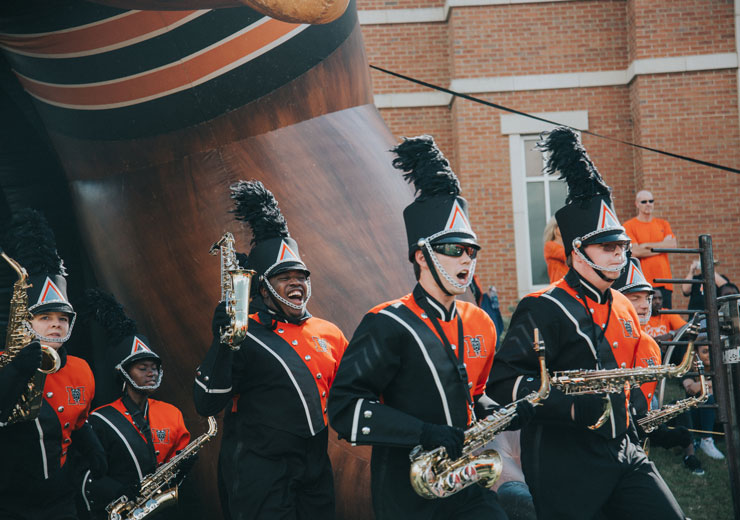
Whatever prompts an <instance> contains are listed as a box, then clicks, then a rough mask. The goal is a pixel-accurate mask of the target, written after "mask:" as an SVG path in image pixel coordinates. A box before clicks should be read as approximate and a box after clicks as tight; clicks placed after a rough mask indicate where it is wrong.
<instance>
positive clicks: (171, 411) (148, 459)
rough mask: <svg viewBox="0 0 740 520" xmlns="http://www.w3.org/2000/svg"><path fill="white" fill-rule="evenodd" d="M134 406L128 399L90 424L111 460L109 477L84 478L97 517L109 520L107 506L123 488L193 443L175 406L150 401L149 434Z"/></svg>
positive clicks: (100, 412) (99, 411)
mask: <svg viewBox="0 0 740 520" xmlns="http://www.w3.org/2000/svg"><path fill="white" fill-rule="evenodd" d="M127 406H128V408H127ZM134 406H136V405H135V404H134V403H133V401H131V400H130V398H128V396H125V397H122V398H119V399H118V400H116V401H114V402H112V403H110V404H107V405H104V406H101V407H100V408H96V409H95V410H94V411H93V412H92V413H91V414H90V424H91V425H92V427H93V429H94V430H95V433H96V434H97V435H98V438H99V439H100V442H101V444H102V445H103V448H104V449H105V453H106V456H107V459H108V473H107V475H105V476H104V477H102V478H100V479H92V478H91V477H90V474H89V471H88V472H86V473H85V474H84V476H83V481H82V496H83V499H84V501H85V506H86V507H87V509H88V510H90V511H93V516H94V517H95V516H101V517H105V518H107V516H106V515H105V514H104V513H103V510H104V509H105V506H107V505H108V504H109V503H110V502H111V501H113V500H115V499H117V498H119V496H120V493H121V492H122V490H123V489H125V488H127V487H129V486H132V485H134V484H136V483H137V482H140V481H141V479H142V478H144V477H145V476H146V475H149V474H151V473H153V472H154V471H155V470H156V468H157V466H159V465H160V464H162V463H164V462H167V461H168V460H170V459H171V458H172V457H174V456H175V454H176V453H177V452H178V451H180V450H182V449H183V448H185V446H187V445H188V442H190V434H189V433H188V430H187V428H186V427H185V422H184V420H183V418H182V413H181V412H180V410H179V409H177V408H176V407H175V406H173V405H171V404H169V403H165V402H162V401H157V400H155V399H151V398H148V399H147V404H146V407H145V410H143V412H142V415H141V416H142V417H143V419H144V420H145V421H146V426H143V423H142V427H144V428H145V427H148V428H149V434H148V435H147V434H145V433H144V432H142V431H141V429H139V427H138V426H137V425H136V424H135V422H134V419H133V418H132V416H131V413H130V412H129V408H131V409H133V407H134ZM129 498H131V497H129Z"/></svg>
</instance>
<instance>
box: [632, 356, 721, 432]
mask: <svg viewBox="0 0 740 520" xmlns="http://www.w3.org/2000/svg"><path fill="white" fill-rule="evenodd" d="M696 368H697V370H698V371H699V382H700V383H701V393H700V394H699V395H695V396H693V397H687V398H686V399H681V400H680V401H676V402H675V403H673V404H669V405H666V406H664V407H663V408H659V409H657V410H650V411H649V412H648V413H647V414H646V415H645V416H644V417H641V418H639V419H638V420H637V424H639V425H640V427H641V428H642V429H643V431H644V432H645V433H650V432H651V431H653V430H655V429H657V428H658V426H660V425H661V424H663V423H665V422H668V421H669V420H671V419H673V418H674V417H677V416H679V415H681V414H682V413H684V412H685V411H686V410H688V409H689V408H693V407H694V406H698V405H700V404H702V403H704V402H706V400H707V399H709V393H708V392H707V382H706V380H705V379H704V363H702V362H701V360H700V359H697V362H696Z"/></svg>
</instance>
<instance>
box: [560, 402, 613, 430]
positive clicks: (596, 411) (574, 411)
mask: <svg viewBox="0 0 740 520" xmlns="http://www.w3.org/2000/svg"><path fill="white" fill-rule="evenodd" d="M571 397H572V399H573V404H572V405H571V407H570V418H571V419H572V420H573V422H575V423H576V424H578V425H580V426H585V427H587V428H589V429H591V430H595V429H598V428H599V427H601V425H602V424H603V423H604V422H605V421H606V419H608V417H609V415H608V414H605V410H606V409H610V408H611V401H609V397H608V396H607V395H606V394H584V395H574V396H571Z"/></svg>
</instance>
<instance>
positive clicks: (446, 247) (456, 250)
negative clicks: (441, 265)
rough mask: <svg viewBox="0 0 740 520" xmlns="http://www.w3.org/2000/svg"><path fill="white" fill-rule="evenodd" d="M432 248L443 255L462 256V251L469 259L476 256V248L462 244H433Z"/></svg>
mask: <svg viewBox="0 0 740 520" xmlns="http://www.w3.org/2000/svg"><path fill="white" fill-rule="evenodd" d="M432 250H434V252H435V253H439V254H441V255H445V256H462V254H463V253H467V254H468V256H469V257H470V259H471V260H475V257H476V256H478V248H476V247H475V246H468V245H463V244H434V245H433V246H432Z"/></svg>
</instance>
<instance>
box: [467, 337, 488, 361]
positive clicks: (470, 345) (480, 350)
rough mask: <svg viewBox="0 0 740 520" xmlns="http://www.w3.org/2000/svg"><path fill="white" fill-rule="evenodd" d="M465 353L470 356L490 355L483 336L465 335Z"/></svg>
mask: <svg viewBox="0 0 740 520" xmlns="http://www.w3.org/2000/svg"><path fill="white" fill-rule="evenodd" d="M465 355H466V356H467V357H469V358H474V357H488V349H486V341H485V340H484V339H483V336H465Z"/></svg>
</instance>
